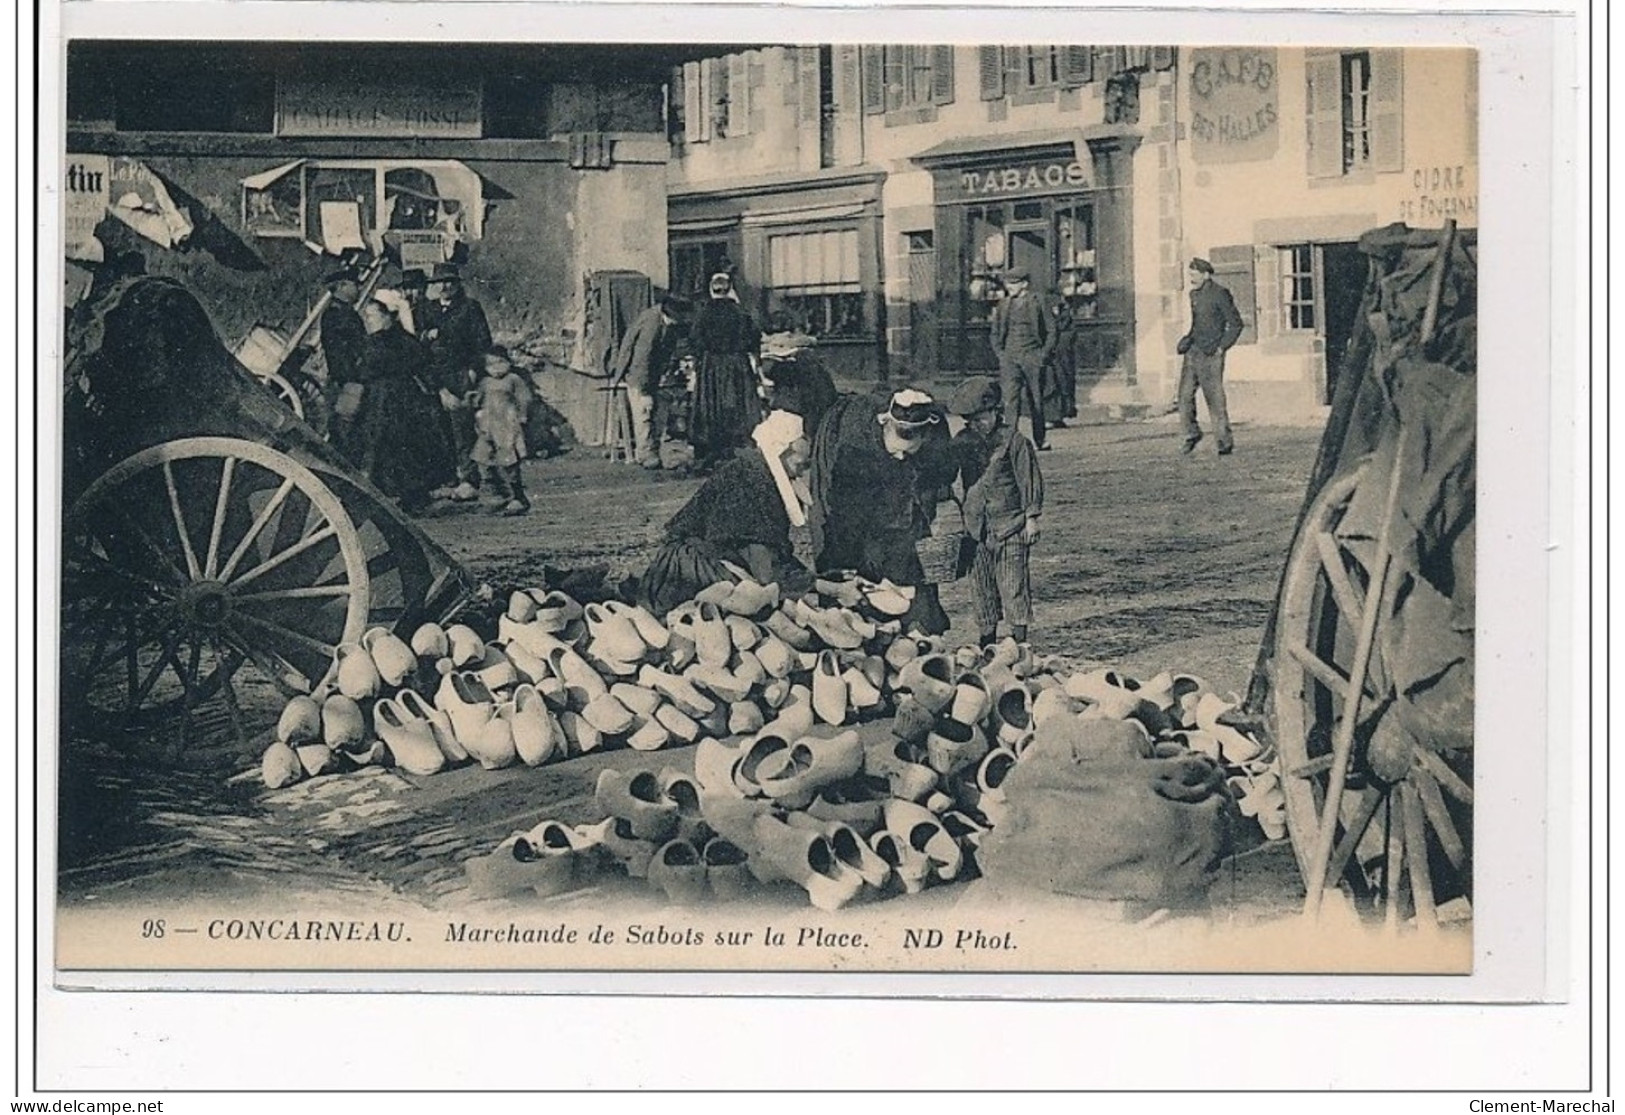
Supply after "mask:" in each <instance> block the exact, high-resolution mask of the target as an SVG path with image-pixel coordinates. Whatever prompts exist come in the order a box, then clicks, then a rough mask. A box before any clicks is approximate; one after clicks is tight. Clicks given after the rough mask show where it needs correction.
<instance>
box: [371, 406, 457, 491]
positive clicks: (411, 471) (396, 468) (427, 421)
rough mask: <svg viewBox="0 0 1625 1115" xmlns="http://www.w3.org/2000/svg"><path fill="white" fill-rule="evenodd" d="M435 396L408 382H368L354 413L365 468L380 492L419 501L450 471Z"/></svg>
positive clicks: (448, 454)
mask: <svg viewBox="0 0 1625 1115" xmlns="http://www.w3.org/2000/svg"><path fill="white" fill-rule="evenodd" d="M442 414H443V412H442V410H441V407H440V403H439V400H437V399H435V398H434V397H433V396H431V395H429V394H428V393H426V392H424V391H423V390H421V389H420V388H419V387H418V386H417V385H416V384H415V383H412V382H410V381H397V380H384V381H382V382H374V383H370V384H368V385H367V393H366V395H365V397H364V398H363V401H362V404H361V413H360V414H359V415H357V416H356V418H357V421H356V430H357V433H358V435H359V437H358V440H359V442H360V444H361V447H362V453H363V460H364V471H365V472H366V474H367V477H368V478H369V479H370V480H371V481H372V482H373V484H374V485H375V486H376V487H377V488H378V490H379V491H381V492H383V493H384V494H385V495H387V496H394V497H396V498H398V499H401V500H404V501H406V502H409V503H421V502H422V501H423V499H424V498H425V497H426V496H427V495H428V494H429V492H430V491H432V490H433V489H434V488H435V487H437V486H438V485H440V484H442V483H444V482H445V480H446V477H447V476H448V475H449V474H450V473H451V472H452V466H451V461H450V459H449V458H450V453H449V451H448V450H449V447H448V446H447V445H446V442H445V435H444V430H443V427H442V421H443V419H442Z"/></svg>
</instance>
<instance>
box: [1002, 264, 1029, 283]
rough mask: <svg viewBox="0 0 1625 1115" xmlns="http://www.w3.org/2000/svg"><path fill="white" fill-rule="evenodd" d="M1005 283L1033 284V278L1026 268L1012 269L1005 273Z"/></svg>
mask: <svg viewBox="0 0 1625 1115" xmlns="http://www.w3.org/2000/svg"><path fill="white" fill-rule="evenodd" d="M1004 281H1005V282H1007V283H1029V282H1032V276H1031V275H1030V274H1028V273H1027V269H1026V268H1025V267H1012V268H1010V270H1008V271H1006V272H1005V273H1004Z"/></svg>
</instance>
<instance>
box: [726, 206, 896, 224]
mask: <svg viewBox="0 0 1625 1115" xmlns="http://www.w3.org/2000/svg"><path fill="white" fill-rule="evenodd" d="M869 212H871V210H870V208H869V204H868V203H867V202H862V201H859V202H853V203H851V204H848V205H802V206H798V207H796V208H794V209H780V210H776V211H775V212H772V213H747V214H745V222H744V223H745V224H747V225H750V226H751V227H753V228H759V227H761V226H763V225H799V224H809V223H812V222H815V221H853V220H856V219H857V218H859V217H862V216H866V215H867V214H868V213H869Z"/></svg>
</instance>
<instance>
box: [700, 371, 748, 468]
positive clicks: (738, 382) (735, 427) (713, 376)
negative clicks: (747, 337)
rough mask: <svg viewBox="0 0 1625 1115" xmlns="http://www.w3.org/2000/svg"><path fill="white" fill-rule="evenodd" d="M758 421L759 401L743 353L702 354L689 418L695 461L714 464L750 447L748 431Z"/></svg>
mask: <svg viewBox="0 0 1625 1115" xmlns="http://www.w3.org/2000/svg"><path fill="white" fill-rule="evenodd" d="M761 420H762V402H761V398H760V396H758V395H757V393H756V373H755V371H754V370H752V368H751V366H750V358H749V357H747V356H746V355H745V354H744V353H726V354H716V353H706V354H703V355H702V356H701V357H700V366H699V371H698V375H697V377H696V379H695V384H694V410H693V413H692V414H691V415H690V416H689V442H690V443H691V444H692V445H693V446H694V456H695V459H696V460H699V461H704V462H713V463H714V462H715V461H717V460H720V459H722V458H724V457H727V456H728V455H729V454H730V453H732V451H733V450H735V449H738V448H739V447H741V446H744V445H749V444H750V432H751V431H752V430H754V429H755V428H756V424H757V423H758V422H760V421H761Z"/></svg>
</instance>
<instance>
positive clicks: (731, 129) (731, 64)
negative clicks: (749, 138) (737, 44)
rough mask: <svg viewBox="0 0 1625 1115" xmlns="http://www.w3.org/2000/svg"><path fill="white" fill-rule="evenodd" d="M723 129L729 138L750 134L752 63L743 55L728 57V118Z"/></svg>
mask: <svg viewBox="0 0 1625 1115" xmlns="http://www.w3.org/2000/svg"><path fill="white" fill-rule="evenodd" d="M723 127H724V133H723V134H725V135H727V136H728V137H729V138H732V137H734V136H742V135H749V134H750V61H749V59H747V58H746V57H745V56H744V55H743V54H730V55H728V116H727V123H726V124H725V125H724V126H723Z"/></svg>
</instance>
